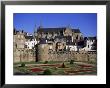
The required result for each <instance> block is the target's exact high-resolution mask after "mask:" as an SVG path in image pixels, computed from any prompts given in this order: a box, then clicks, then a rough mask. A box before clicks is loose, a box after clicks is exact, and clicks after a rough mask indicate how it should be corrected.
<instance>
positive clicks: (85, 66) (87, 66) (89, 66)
mask: <svg viewBox="0 0 110 88" xmlns="http://www.w3.org/2000/svg"><path fill="white" fill-rule="evenodd" d="M79 66H80V67H82V68H93V66H91V65H79Z"/></svg>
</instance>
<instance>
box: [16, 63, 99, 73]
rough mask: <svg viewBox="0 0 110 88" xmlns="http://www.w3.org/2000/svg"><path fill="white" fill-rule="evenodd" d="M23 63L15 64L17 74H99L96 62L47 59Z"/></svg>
mask: <svg viewBox="0 0 110 88" xmlns="http://www.w3.org/2000/svg"><path fill="white" fill-rule="evenodd" d="M23 64H24V65H23V66H22V65H21V63H15V64H14V74H15V75H19V74H20V75H22V74H23V75H97V65H96V63H92V64H91V63H87V62H73V63H70V62H69V61H68V62H67V61H66V62H59V61H49V62H48V61H46V62H25V63H23ZM18 73H19V74H18Z"/></svg>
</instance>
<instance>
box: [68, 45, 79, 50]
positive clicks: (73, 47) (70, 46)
mask: <svg viewBox="0 0 110 88" xmlns="http://www.w3.org/2000/svg"><path fill="white" fill-rule="evenodd" d="M68 48H69V49H70V51H78V47H77V46H76V45H66V49H68Z"/></svg>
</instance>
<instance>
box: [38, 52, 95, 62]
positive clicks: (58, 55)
mask: <svg viewBox="0 0 110 88" xmlns="http://www.w3.org/2000/svg"><path fill="white" fill-rule="evenodd" d="M38 55H39V54H38ZM38 58H39V60H40V61H70V60H75V61H92V62H96V59H97V54H96V52H84V51H83V52H73V51H71V52H66V51H65V52H55V51H51V52H48V51H46V52H43V53H41V52H40V55H39V56H38Z"/></svg>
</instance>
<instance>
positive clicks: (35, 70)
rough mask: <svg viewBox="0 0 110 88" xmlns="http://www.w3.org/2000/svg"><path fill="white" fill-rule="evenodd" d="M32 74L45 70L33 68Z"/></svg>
mask: <svg viewBox="0 0 110 88" xmlns="http://www.w3.org/2000/svg"><path fill="white" fill-rule="evenodd" d="M30 70H31V71H32V72H41V71H44V70H43V69H41V68H32V69H30Z"/></svg>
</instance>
